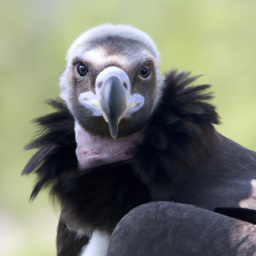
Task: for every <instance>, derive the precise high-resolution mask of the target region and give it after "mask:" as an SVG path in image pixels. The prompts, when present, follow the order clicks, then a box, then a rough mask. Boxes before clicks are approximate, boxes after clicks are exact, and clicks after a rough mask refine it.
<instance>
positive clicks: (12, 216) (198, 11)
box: [0, 0, 256, 256]
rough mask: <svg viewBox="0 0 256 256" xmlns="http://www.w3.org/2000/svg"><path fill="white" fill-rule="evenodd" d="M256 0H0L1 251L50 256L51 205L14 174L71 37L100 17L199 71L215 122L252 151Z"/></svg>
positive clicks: (255, 146) (167, 59)
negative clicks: (136, 31)
mask: <svg viewBox="0 0 256 256" xmlns="http://www.w3.org/2000/svg"><path fill="white" fill-rule="evenodd" d="M255 11H256V1H252V0H251V1H250V0H243V1H242V0H240V1H238V0H215V1H207V0H195V1H193V0H187V1H181V0H158V1H145V0H142V1H138V0H129V1H117V0H109V1H103V0H101V1H87V0H83V1H76V0H73V1H72V0H45V1H43V0H11V1H3V0H1V5H0V85H1V86H0V90H1V93H0V97H1V100H0V104H1V108H0V113H1V119H0V120H1V126H0V129H1V132H0V142H1V144H0V145H1V147H0V151H1V153H0V156H1V159H0V255H1V256H14V255H15V256H16V255H18V256H23V255H26V256H30V255H31V256H32V255H33V256H45V255H55V253H56V250H55V236H56V225H57V219H58V214H59V212H58V209H57V207H52V205H51V203H50V202H49V199H48V194H47V193H46V191H44V192H43V193H40V194H39V196H38V198H37V199H36V200H35V201H34V202H33V203H29V202H28V199H29V195H30V192H31V189H32V184H33V179H34V177H33V176H32V177H22V178H21V176H20V172H21V170H22V168H23V167H24V165H25V164H26V162H27V161H28V159H29V157H30V156H31V155H32V153H33V152H24V151H22V148H23V146H24V145H25V144H26V143H27V142H28V141H29V140H30V139H31V138H32V136H33V134H34V132H35V130H36V128H35V127H34V126H33V125H32V124H30V123H29V121H30V120H31V119H33V118H34V117H37V116H40V115H43V114H46V113H49V112H50V111H51V109H50V108H49V107H47V106H46V105H44V104H43V101H44V100H45V99H47V98H56V97H57V96H58V93H59V89H58V78H59V76H60V73H61V72H62V70H63V68H64V65H65V55H66V51H67V49H68V47H69V46H70V44H71V43H72V41H73V40H74V39H75V38H76V37H77V36H78V35H79V34H80V33H82V32H83V31H84V30H87V29H89V28H91V27H93V26H96V25H98V24H102V23H105V22H109V23H114V24H118V23H119V24H120V23H121V24H122V23H123V24H131V25H133V26H135V27H137V28H139V29H141V30H143V31H145V32H146V33H148V34H149V35H150V36H151V37H152V38H153V40H154V41H155V43H156V45H157V46H158V48H159V51H160V53H161V65H160V68H161V72H162V73H164V72H166V71H168V70H169V69H170V68H172V67H176V68H178V69H180V70H183V69H185V70H189V71H192V72H193V74H205V75H204V76H203V77H202V78H200V80H199V81H198V82H199V83H210V84H212V85H213V87H212V91H214V92H215V96H216V98H215V99H214V100H213V103H214V104H215V105H216V106H217V110H218V112H219V114H220V116H221V117H222V123H223V124H222V125H221V126H220V127H217V129H218V130H219V131H220V132H221V133H222V134H224V135H225V136H227V137H229V138H231V139H233V140H235V141H236V142H238V143H240V144H242V145H243V146H245V147H248V148H250V149H252V150H256V114H255V113H256V100H255V95H256V82H255V80H256V72H255V69H256V48H255V47H256V15H255Z"/></svg>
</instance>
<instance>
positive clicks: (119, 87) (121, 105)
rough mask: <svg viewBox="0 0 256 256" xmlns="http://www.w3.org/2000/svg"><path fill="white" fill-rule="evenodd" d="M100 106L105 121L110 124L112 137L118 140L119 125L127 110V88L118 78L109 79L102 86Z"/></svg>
mask: <svg viewBox="0 0 256 256" xmlns="http://www.w3.org/2000/svg"><path fill="white" fill-rule="evenodd" d="M99 105H100V107H101V110H102V114H103V117H104V119H105V120H106V121H107V122H108V126H109V132H110V135H111V137H112V138H113V139H116V137H117V135H118V124H119V122H120V120H121V118H122V116H123V114H124V112H125V110H126V109H127V100H126V93H125V87H124V84H122V83H121V81H120V80H119V79H118V78H117V77H115V76H112V77H110V78H108V79H107V80H106V81H105V82H104V84H103V85H102V89H101V91H100V100H99Z"/></svg>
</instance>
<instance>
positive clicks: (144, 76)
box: [140, 67, 151, 78]
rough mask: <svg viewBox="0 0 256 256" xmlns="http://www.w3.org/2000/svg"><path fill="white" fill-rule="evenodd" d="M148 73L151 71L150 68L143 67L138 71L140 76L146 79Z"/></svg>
mask: <svg viewBox="0 0 256 256" xmlns="http://www.w3.org/2000/svg"><path fill="white" fill-rule="evenodd" d="M150 71H151V69H150V67H143V68H142V69H141V71H140V76H141V77H143V78H147V77H149V75H150Z"/></svg>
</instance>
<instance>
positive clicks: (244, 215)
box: [214, 207, 256, 225]
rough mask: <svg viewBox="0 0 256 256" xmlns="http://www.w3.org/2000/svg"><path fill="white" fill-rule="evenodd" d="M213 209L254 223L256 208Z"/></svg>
mask: <svg viewBox="0 0 256 256" xmlns="http://www.w3.org/2000/svg"><path fill="white" fill-rule="evenodd" d="M214 211H215V212H217V213H221V214H223V215H226V216H229V217H232V218H235V219H238V220H243V221H246V222H250V223H252V224H254V225H256V210H252V209H244V208H235V207H218V208H215V210H214Z"/></svg>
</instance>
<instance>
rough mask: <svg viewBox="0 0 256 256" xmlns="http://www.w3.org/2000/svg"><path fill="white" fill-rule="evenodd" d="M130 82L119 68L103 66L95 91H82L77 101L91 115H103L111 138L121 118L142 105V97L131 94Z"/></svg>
mask: <svg viewBox="0 0 256 256" xmlns="http://www.w3.org/2000/svg"><path fill="white" fill-rule="evenodd" d="M130 92H131V83H130V79H129V77H128V75H127V74H126V72H125V71H124V70H122V69H121V68H118V67H115V66H111V67H107V68H105V69H104V70H103V71H102V72H101V73H100V74H99V75H98V76H97V78H96V81H95V93H93V92H91V91H90V92H84V93H81V94H80V96H79V102H80V104H82V105H83V106H84V107H85V108H87V109H89V110H90V111H91V112H92V115H93V116H103V118H104V119H105V121H106V122H107V123H108V126H109V132H110V135H111V137H112V138H113V139H116V138H117V136H118V124H119V123H120V121H121V120H122V118H129V117H130V116H131V115H132V114H133V113H135V112H136V111H138V110H139V109H140V108H141V107H142V106H143V105H144V97H143V96H142V95H140V94H133V95H131V93H130Z"/></svg>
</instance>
